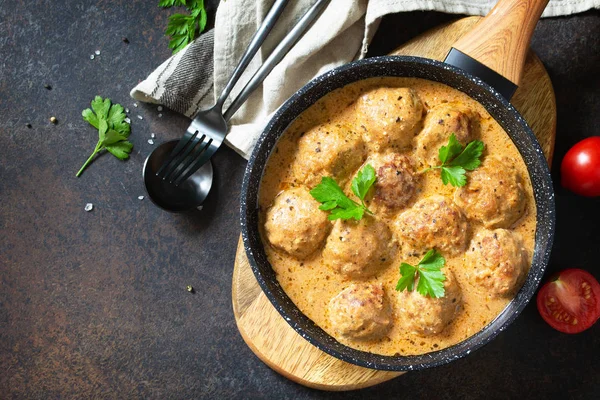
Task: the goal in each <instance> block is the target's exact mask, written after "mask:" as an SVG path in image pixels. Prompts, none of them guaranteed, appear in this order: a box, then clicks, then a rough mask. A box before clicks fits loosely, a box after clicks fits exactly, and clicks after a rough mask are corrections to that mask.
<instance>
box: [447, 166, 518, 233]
mask: <svg viewBox="0 0 600 400" xmlns="http://www.w3.org/2000/svg"><path fill="white" fill-rule="evenodd" d="M514 164H515V163H514V162H513V161H511V160H510V159H508V158H507V157H502V158H499V157H486V158H485V159H484V161H483V163H482V165H481V166H480V167H479V168H477V169H476V170H474V171H473V172H471V173H470V174H469V177H468V180H467V184H466V185H465V186H463V187H461V188H459V189H458V190H457V191H456V192H454V201H455V202H456V204H458V205H459V206H460V207H462V209H463V210H464V211H465V214H466V215H467V217H469V218H472V219H475V220H478V221H481V222H482V223H483V225H485V227H486V228H508V227H510V226H511V225H512V224H513V223H515V222H516V221H517V220H518V219H519V218H521V217H522V216H523V214H525V210H526V209H527V195H526V193H525V186H524V181H523V177H522V176H521V174H520V173H519V171H518V170H517V168H516V166H515V165H514Z"/></svg>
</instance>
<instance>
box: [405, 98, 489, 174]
mask: <svg viewBox="0 0 600 400" xmlns="http://www.w3.org/2000/svg"><path fill="white" fill-rule="evenodd" d="M453 133H454V135H455V136H456V139H457V140H458V141H459V142H460V143H462V144H463V145H466V144H467V143H469V142H470V141H472V140H474V139H475V138H476V137H478V136H479V114H477V113H475V112H473V111H471V110H469V109H467V108H465V107H462V106H460V105H458V104H456V103H445V104H441V105H439V106H436V107H434V108H432V109H431V110H429V112H428V113H427V116H426V117H425V123H424V126H423V130H422V131H421V133H419V135H418V136H417V138H416V146H415V147H416V148H415V155H416V157H417V160H418V162H420V163H421V164H422V165H425V166H430V165H437V164H438V152H439V149H440V147H441V146H444V145H446V144H447V143H448V139H449V138H450V135H452V134H453Z"/></svg>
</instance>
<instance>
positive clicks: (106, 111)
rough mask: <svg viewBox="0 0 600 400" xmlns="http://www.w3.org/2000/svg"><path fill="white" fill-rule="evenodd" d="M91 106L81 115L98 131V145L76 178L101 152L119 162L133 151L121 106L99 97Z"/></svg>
mask: <svg viewBox="0 0 600 400" xmlns="http://www.w3.org/2000/svg"><path fill="white" fill-rule="evenodd" d="M91 106H92V108H91V109H90V108H86V109H85V110H83V111H82V113H81V115H82V116H83V119H84V120H86V121H87V122H89V123H90V125H92V126H93V127H94V128H96V129H98V143H97V144H96V148H95V149H94V151H93V152H92V155H90V157H89V158H88V159H87V161H86V162H85V163H84V164H83V166H82V167H81V169H80V170H79V172H77V175H76V176H79V175H81V173H82V172H83V170H84V169H85V168H86V167H87V166H88V165H89V163H90V162H92V160H93V158H94V156H95V155H96V154H98V153H99V152H101V151H102V150H106V151H108V152H109V153H111V154H112V155H114V156H115V157H117V158H118V159H120V160H126V159H127V158H129V153H131V149H133V144H131V143H130V142H128V141H127V138H128V137H129V134H130V132H131V127H130V125H129V123H127V122H126V121H125V118H126V117H127V115H125V111H124V109H123V106H121V105H120V104H112V103H111V101H110V99H103V98H102V97H100V96H96V97H95V98H94V100H92V102H91Z"/></svg>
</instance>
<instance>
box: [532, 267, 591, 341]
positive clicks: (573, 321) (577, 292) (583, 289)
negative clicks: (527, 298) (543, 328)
mask: <svg viewBox="0 0 600 400" xmlns="http://www.w3.org/2000/svg"><path fill="white" fill-rule="evenodd" d="M537 308H538V311H539V312H540V314H541V315H542V318H544V321H546V322H547V323H548V324H550V326H551V327H553V328H554V329H556V330H559V331H561V332H564V333H579V332H582V331H584V330H586V329H588V328H589V327H590V326H592V325H594V323H595V322H596V321H597V320H598V318H600V284H599V283H598V281H597V280H596V278H594V277H593V276H592V274H590V273H589V272H587V271H584V270H582V269H576V268H573V269H566V270H564V271H562V272H561V273H560V274H559V275H558V278H556V279H555V280H552V281H550V282H548V283H546V284H545V285H544V286H542V288H541V289H540V291H539V292H538V296H537Z"/></svg>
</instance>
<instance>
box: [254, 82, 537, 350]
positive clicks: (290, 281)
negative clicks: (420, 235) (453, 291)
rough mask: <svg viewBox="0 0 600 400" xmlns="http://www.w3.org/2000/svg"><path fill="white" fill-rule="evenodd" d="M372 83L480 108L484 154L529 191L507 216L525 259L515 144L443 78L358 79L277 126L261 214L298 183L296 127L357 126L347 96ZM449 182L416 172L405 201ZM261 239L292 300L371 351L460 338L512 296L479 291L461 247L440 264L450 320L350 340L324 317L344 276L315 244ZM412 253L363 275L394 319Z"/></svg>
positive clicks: (431, 100)
mask: <svg viewBox="0 0 600 400" xmlns="http://www.w3.org/2000/svg"><path fill="white" fill-rule="evenodd" d="M376 87H410V88H413V89H414V90H415V91H416V92H417V94H418V96H419V97H420V99H421V101H422V102H423V104H424V106H425V108H426V109H430V108H432V107H434V106H436V105H439V104H442V103H446V102H456V103H460V104H462V105H464V106H465V107H467V108H469V109H471V110H474V111H477V112H478V113H479V114H480V115H481V138H480V140H482V141H483V142H484V143H485V146H486V150H485V152H484V155H483V156H484V157H485V156H486V155H487V154H494V155H498V156H507V157H509V158H510V159H512V160H514V163H515V165H516V167H517V169H518V170H519V172H520V173H521V175H522V177H523V178H524V180H525V189H526V193H527V196H528V201H527V212H526V213H525V215H524V216H523V217H522V218H521V219H520V220H518V221H517V222H516V223H515V224H513V226H512V227H511V229H513V230H514V231H516V232H518V233H520V234H521V236H522V237H523V239H524V244H525V247H526V249H527V250H528V257H529V263H528V266H529V265H530V264H531V258H532V253H533V248H534V239H535V224H536V221H535V216H536V210H535V203H534V200H533V191H532V188H531V182H530V180H529V174H528V173H527V169H526V167H525V164H524V162H523V160H522V158H521V156H520V155H519V152H518V150H517V148H516V147H515V145H514V144H513V142H512V141H511V139H510V138H509V136H508V135H507V134H506V133H505V132H504V130H503V129H502V128H501V127H500V126H499V125H498V123H497V122H496V121H495V120H494V119H493V118H492V117H491V116H490V115H489V113H488V112H487V111H486V110H485V108H484V107H483V106H481V105H480V104H479V103H477V102H476V101H475V100H472V99H471V98H469V97H468V96H467V95H466V94H464V93H462V92H460V91H457V90H455V89H453V88H450V87H448V86H446V85H443V84H440V83H436V82H431V81H426V80H423V79H417V78H391V77H388V78H373V79H368V80H363V81H359V82H356V83H353V84H350V85H347V86H345V87H343V88H340V89H337V90H335V91H333V92H331V93H329V94H328V95H326V96H324V97H323V98H322V99H320V100H319V101H318V102H317V103H315V104H314V105H313V106H311V107H310V108H309V109H308V110H306V111H305V112H304V113H302V114H301V115H300V116H299V117H298V118H297V119H296V120H295V121H294V122H293V123H292V124H291V125H290V126H289V128H288V130H287V131H286V132H285V133H284V135H283V136H282V138H281V139H280V141H279V143H278V144H277V147H276V149H275V150H274V151H273V153H272V155H271V157H270V159H269V161H268V163H267V166H266V168H265V173H264V176H263V181H262V183H261V188H260V199H259V204H260V213H261V216H262V217H263V218H264V213H265V212H266V210H267V209H268V208H269V206H270V205H271V204H272V202H273V200H274V198H275V197H276V196H277V194H278V193H280V192H281V191H282V190H285V189H287V188H289V187H293V186H298V185H299V183H298V182H295V181H294V178H293V176H292V173H291V168H290V167H291V164H292V163H293V161H294V157H295V149H296V142H297V140H298V138H299V137H300V135H301V134H303V133H304V132H306V131H307V130H308V129H310V128H311V127H314V126H316V125H318V124H321V123H326V122H335V121H340V122H344V125H346V124H350V125H352V126H356V127H357V129H359V127H360V121H358V120H357V118H356V116H355V112H354V107H353V105H354V102H355V101H356V99H357V98H358V97H359V96H360V95H361V94H362V93H363V92H365V91H367V90H369V89H372V88H376ZM416 169H417V170H420V169H421V167H420V166H418V165H416ZM455 190H456V189H455V188H454V187H452V186H450V185H448V186H445V185H443V184H442V181H441V179H440V178H439V174H437V173H433V172H431V173H425V174H422V175H421V177H420V184H419V187H418V189H417V193H416V194H415V195H414V196H413V198H412V199H411V202H410V203H409V204H408V207H411V206H412V205H413V204H414V203H415V202H417V201H418V200H420V199H423V198H425V197H428V196H430V195H433V194H442V195H444V196H447V197H449V198H452V196H453V194H454V191H455ZM346 193H349V192H348V190H346ZM400 212H401V211H400ZM396 215H397V214H394V215H390V216H385V215H381V216H380V215H378V217H379V218H380V219H381V220H383V221H385V222H387V223H388V224H390V225H391V222H392V220H393V218H395V217H396ZM469 222H470V225H471V233H472V232H476V231H477V230H478V229H479V228H480V225H479V223H477V222H476V221H472V220H470V221H469ZM261 226H262V223H261ZM263 238H264V234H263ZM263 243H265V250H266V253H267V257H268V259H269V262H270V263H271V265H272V267H273V269H274V270H275V272H276V274H277V279H278V280H279V282H280V284H281V286H282V287H283V289H284V290H285V292H286V293H287V294H288V296H289V297H290V298H291V299H292V301H293V302H294V303H295V304H296V305H297V306H298V308H299V309H300V310H301V311H302V312H303V313H304V314H305V315H306V316H308V317H309V318H310V319H312V320H313V321H314V322H315V323H316V324H317V325H319V326H320V327H321V328H323V329H324V330H325V331H326V332H328V333H329V334H330V335H332V336H334V337H335V338H336V339H337V340H338V341H340V342H341V343H344V344H346V345H348V346H350V347H353V348H356V349H359V350H363V351H367V352H371V353H376V354H382V355H415V354H423V353H427V352H430V351H435V350H440V349H443V348H445V347H448V346H451V345H453V344H456V343H459V342H461V341H463V340H465V339H466V338H468V337H470V336H472V335H473V334H475V333H477V332H478V331H480V330H481V329H482V328H483V327H484V326H486V325H487V324H489V323H490V322H491V321H492V320H494V318H496V317H497V316H498V314H500V312H501V311H502V310H503V309H504V308H505V307H506V305H507V304H508V302H509V301H510V300H511V298H510V297H508V298H495V297H491V296H488V295H486V293H484V292H482V289H480V288H478V287H475V286H473V285H472V284H471V283H470V282H469V280H468V279H467V276H466V273H465V270H464V268H462V266H463V258H464V255H463V254H461V255H459V256H456V257H446V267H445V268H449V269H451V270H452V271H453V272H454V274H455V276H456V279H457V281H458V283H459V285H460V287H461V290H462V295H463V307H462V309H461V311H460V312H459V313H458V314H457V316H456V318H455V319H454V321H453V322H452V323H451V324H450V325H449V326H448V327H446V329H444V331H443V332H442V333H440V334H437V335H434V336H430V337H420V336H418V335H415V334H413V333H410V332H406V331H405V330H403V329H402V326H401V324H400V323H394V324H393V327H392V328H391V330H390V331H389V333H388V334H387V335H386V337H385V338H383V339H382V340H378V341H356V340H349V339H346V338H343V337H339V336H336V335H335V332H334V331H333V329H332V327H331V326H330V323H329V319H328V315H327V305H328V303H329V301H330V299H331V298H332V297H334V296H335V295H336V294H338V293H339V292H340V291H341V290H342V289H344V288H345V287H347V286H348V285H349V284H350V283H351V282H350V281H348V280H344V279H343V278H342V277H340V276H339V275H338V274H336V273H335V272H333V271H332V270H330V269H329V268H328V267H326V266H325V265H324V264H323V259H322V255H321V251H318V252H317V253H316V254H315V255H314V256H313V257H311V258H310V259H308V260H304V261H299V260H297V259H295V258H293V257H291V256H288V255H287V254H285V253H283V252H281V251H277V250H275V249H274V248H272V247H271V246H270V245H269V244H268V241H266V240H264V239H263ZM418 261H419V257H403V256H402V255H401V252H398V255H397V256H396V258H395V259H394V260H393V262H392V263H391V264H390V265H389V267H387V268H386V269H385V270H384V271H383V272H381V273H379V274H378V275H376V276H375V277H373V278H371V279H368V280H366V282H373V283H374V282H381V283H382V284H383V286H384V288H385V291H386V295H387V296H388V298H389V299H390V303H391V304H392V306H393V307H394V318H395V320H396V321H397V320H398V315H397V313H398V311H397V306H396V304H395V301H394V300H393V299H394V297H395V296H396V294H397V292H396V290H395V287H396V283H397V281H398V279H399V277H400V276H399V266H400V263H402V262H407V263H410V264H413V265H414V264H417V263H418ZM528 268H529V267H528ZM526 272H527V271H526ZM525 276H526V273H524V274H523V279H524V277H525ZM523 279H522V280H523ZM520 286H521V285H519V287H520Z"/></svg>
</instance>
